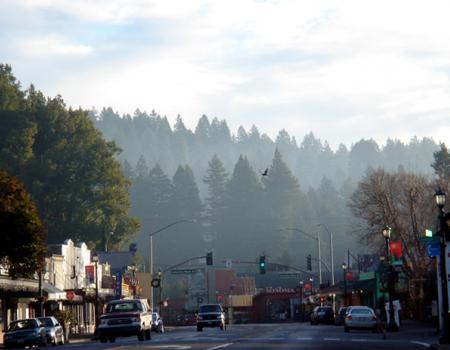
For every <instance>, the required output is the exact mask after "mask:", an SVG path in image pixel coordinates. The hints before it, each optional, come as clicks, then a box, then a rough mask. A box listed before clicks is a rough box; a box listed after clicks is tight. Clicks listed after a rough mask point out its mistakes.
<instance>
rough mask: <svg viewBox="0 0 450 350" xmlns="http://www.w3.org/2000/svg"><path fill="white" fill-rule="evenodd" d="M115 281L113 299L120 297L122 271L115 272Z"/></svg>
mask: <svg viewBox="0 0 450 350" xmlns="http://www.w3.org/2000/svg"><path fill="white" fill-rule="evenodd" d="M115 277H116V283H115V288H114V297H115V299H121V298H122V272H116V274H115Z"/></svg>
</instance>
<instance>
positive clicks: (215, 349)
mask: <svg viewBox="0 0 450 350" xmlns="http://www.w3.org/2000/svg"><path fill="white" fill-rule="evenodd" d="M230 345H233V343H226V344H222V345H217V346H213V347H212V348H208V349H206V350H217V349H223V348H226V347H228V346H230Z"/></svg>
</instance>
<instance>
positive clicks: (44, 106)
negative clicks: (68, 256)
mask: <svg viewBox="0 0 450 350" xmlns="http://www.w3.org/2000/svg"><path fill="white" fill-rule="evenodd" d="M0 67H1V68H0V81H1V83H0V96H2V97H1V98H0V100H2V101H3V102H4V103H1V104H0V121H1V123H0V125H2V127H0V133H1V134H0V140H2V141H0V146H2V147H1V150H0V152H1V153H2V157H1V159H2V160H1V161H0V166H1V167H2V168H3V169H8V170H10V172H11V174H12V175H15V176H17V177H18V178H19V179H20V180H21V181H23V182H24V184H25V186H26V188H27V190H28V191H29V192H30V194H31V196H32V198H33V200H34V201H35V202H36V205H37V207H38V210H39V215H40V217H41V218H42V220H43V221H44V223H45V224H46V226H47V228H48V235H47V241H48V242H49V243H60V242H62V241H63V240H64V239H66V238H67V237H68V236H70V237H71V238H72V239H74V240H83V241H86V242H87V243H88V244H90V246H93V247H95V246H97V245H101V244H102V243H103V241H104V239H105V235H106V234H107V233H108V232H110V231H114V236H113V240H112V242H111V244H112V245H115V244H119V243H120V242H122V241H124V240H126V239H127V238H128V237H129V236H131V235H132V234H134V232H135V231H136V229H137V222H136V221H135V220H134V219H133V218H131V217H129V216H128V209H129V200H128V187H129V182H128V181H127V180H126V179H125V177H124V176H123V174H122V170H121V167H120V164H119V162H118V161H117V160H116V157H117V156H118V154H119V153H120V149H119V148H118V147H117V146H116V144H115V143H114V142H112V141H106V140H105V139H104V138H103V137H102V135H101V133H100V131H99V130H97V129H96V128H95V127H94V125H93V122H92V119H91V118H90V117H89V116H88V113H87V112H86V111H83V110H81V109H77V110H73V109H71V108H67V107H66V105H65V103H64V101H63V99H62V98H61V96H57V97H55V98H46V97H45V96H44V95H43V94H42V93H41V92H40V91H38V90H36V89H35V88H34V86H31V87H30V88H29V89H28V90H26V91H25V92H23V91H21V90H20V85H19V84H18V83H16V82H15V79H14V77H13V76H12V73H11V71H10V69H8V68H7V67H6V68H5V66H0ZM5 140H6V141H5ZM3 142H6V144H3ZM5 145H6V146H5ZM11 145H13V146H11Z"/></svg>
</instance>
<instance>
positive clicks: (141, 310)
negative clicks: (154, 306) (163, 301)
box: [98, 299, 152, 343]
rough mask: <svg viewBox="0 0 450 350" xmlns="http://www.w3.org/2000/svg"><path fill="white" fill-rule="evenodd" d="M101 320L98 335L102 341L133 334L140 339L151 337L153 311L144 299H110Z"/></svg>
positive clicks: (113, 340)
mask: <svg viewBox="0 0 450 350" xmlns="http://www.w3.org/2000/svg"><path fill="white" fill-rule="evenodd" d="M99 321H100V322H99V326H98V335H99V337H100V342H102V343H106V342H107V341H108V340H109V341H110V342H111V343H113V342H115V340H116V337H128V336H133V335H135V336H137V337H138V339H139V341H143V340H144V339H145V340H150V339H151V334H150V331H151V327H152V312H151V310H150V308H149V305H148V303H147V301H146V300H144V299H129V300H113V301H110V302H109V303H108V304H107V305H106V312H105V313H104V314H103V315H101V316H100V320H99Z"/></svg>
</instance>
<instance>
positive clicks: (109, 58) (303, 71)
mask: <svg viewBox="0 0 450 350" xmlns="http://www.w3.org/2000/svg"><path fill="white" fill-rule="evenodd" d="M18 3H19V4H20V6H22V7H23V8H24V9H26V12H27V14H28V16H30V13H35V14H36V17H39V21H37V22H36V23H33V22H32V21H31V22H27V23H16V26H17V27H18V28H19V27H20V28H23V27H25V28H28V31H31V32H33V35H31V36H29V35H21V36H17V37H16V38H14V37H12V38H11V39H12V40H13V41H14V39H16V40H15V42H17V43H18V44H17V45H15V46H12V47H13V50H16V51H17V52H20V53H21V56H22V57H21V60H20V61H18V62H19V71H20V69H22V70H24V71H25V69H24V68H23V67H24V66H27V67H30V68H28V70H33V71H39V72H42V74H41V75H40V76H39V75H38V73H33V74H34V76H33V78H35V79H37V81H35V83H36V85H37V86H45V87H47V88H48V89H49V90H48V93H50V94H56V93H61V94H62V95H63V96H64V97H65V99H66V100H67V102H68V103H69V104H71V105H74V106H78V105H81V106H83V107H86V108H90V107H91V106H96V107H98V108H101V107H103V106H112V107H113V108H115V109H118V110H119V111H121V112H123V113H132V112H133V111H134V109H135V108H140V109H145V110H151V109H153V108H154V109H156V110H157V111H158V112H159V113H161V114H167V115H168V116H169V118H171V119H172V120H174V119H175V116H176V115H177V114H178V113H180V114H181V115H182V116H183V118H184V119H185V121H186V124H187V125H188V126H191V127H193V126H194V125H195V123H196V122H197V120H198V117H199V116H200V115H201V114H203V113H205V114H208V115H211V116H218V117H219V118H226V119H227V121H228V122H229V124H230V126H231V127H232V129H234V130H236V129H237V127H238V126H239V125H241V124H242V125H244V126H246V127H247V128H249V127H250V126H251V125H252V124H256V125H257V126H258V127H260V129H261V131H262V132H265V133H267V134H269V135H271V136H272V137H273V136H275V135H276V134H277V131H278V130H279V129H282V128H286V129H287V130H288V131H289V132H290V133H291V134H293V135H295V136H296V137H297V139H299V140H300V139H301V138H302V136H303V135H304V134H305V133H307V132H309V131H310V130H312V131H313V132H314V133H315V134H317V135H318V136H319V137H320V138H321V139H327V140H329V141H330V143H331V144H332V145H334V146H337V145H338V144H339V143H340V142H345V143H347V144H350V143H351V142H354V141H357V140H359V139H361V138H362V137H366V138H370V137H373V138H374V139H376V140H377V141H379V142H382V141H383V140H385V139H386V138H387V137H388V136H392V137H396V136H399V137H401V138H402V139H404V140H408V139H409V138H411V137H412V136H414V135H418V136H425V135H428V136H434V135H437V136H436V137H441V138H443V139H442V140H446V141H447V142H450V137H449V136H448V133H444V132H442V130H445V127H441V126H440V124H443V123H445V116H446V115H448V114H449V113H450V102H449V101H450V100H449V99H448V91H449V89H450V82H449V76H450V40H448V33H449V32H450V22H449V21H448V20H447V18H446V16H447V14H448V13H449V12H450V3H447V2H446V1H435V2H433V5H432V6H431V5H430V4H428V3H424V2H422V1H406V0H398V1H395V2H392V1H386V0H380V1H377V2H371V1H363V0H354V1H342V0H322V1H298V0H283V1H276V0H273V1H255V0H229V1H213V0H199V1H186V0H164V1H156V0H155V1H147V0H108V1H107V0H96V1H90V0H79V1H73V0H20V1H18ZM14 8H16V7H14ZM60 16H63V17H64V18H66V17H67V19H68V21H70V28H69V29H71V30H70V31H69V30H66V32H59V31H58V28H59V27H58V26H57V23H56V22H55V23H53V22H52V19H54V18H55V17H56V18H59V17H60ZM8 25H13V24H12V23H9V24H8ZM86 27H87V28H89V29H88V30H87V29H86ZM72 29H73V30H72ZM55 33H58V34H55ZM99 33H101V35H100V34H99ZM10 41H11V40H10ZM108 47H109V48H112V49H108V50H106V49H102V48H108ZM8 50H9V47H8ZM10 56H11V55H10ZM35 57H43V58H45V57H52V59H51V60H49V61H48V62H43V61H42V60H40V61H39V66H38V64H37V63H35V62H34V61H33V58H35ZM74 58H75V59H80V58H83V64H78V65H76V68H75V67H74V65H73V64H71V63H72V61H73V59H74ZM80 61H81V59H80ZM55 62H59V63H60V65H59V67H60V69H61V71H60V72H58V77H59V78H57V79H54V80H53V79H50V78H49V76H48V74H45V71H46V70H51V69H52V68H53V66H54V64H55ZM67 62H69V63H70V64H67ZM11 63H13V67H14V62H11ZM64 63H66V64H64ZM33 64H36V67H34V68H33ZM46 64H47V66H46ZM20 65H21V66H20ZM37 66H38V67H39V69H37ZM18 77H19V78H22V77H20V76H19V75H18ZM39 80H41V81H39ZM86 81H89V84H86Z"/></svg>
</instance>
